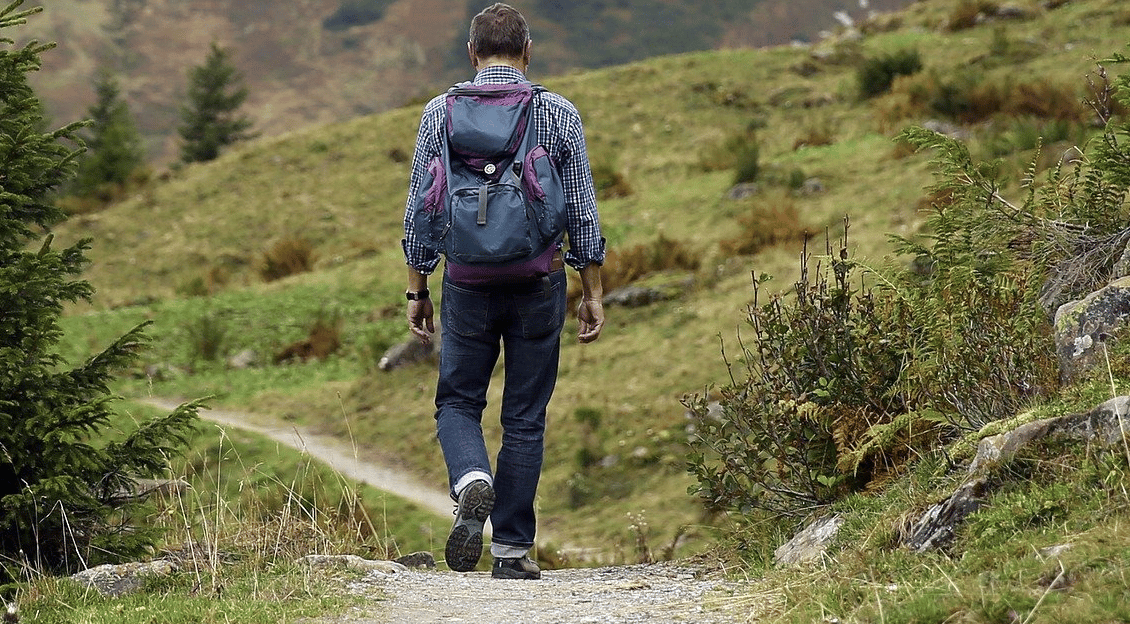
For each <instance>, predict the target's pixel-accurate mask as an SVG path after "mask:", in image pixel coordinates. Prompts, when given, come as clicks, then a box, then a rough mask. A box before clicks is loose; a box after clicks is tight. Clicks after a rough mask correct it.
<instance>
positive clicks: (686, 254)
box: [601, 234, 700, 290]
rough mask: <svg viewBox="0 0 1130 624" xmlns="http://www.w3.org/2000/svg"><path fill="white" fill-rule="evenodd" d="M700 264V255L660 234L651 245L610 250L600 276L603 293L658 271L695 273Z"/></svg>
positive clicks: (645, 244)
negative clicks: (679, 270) (675, 270)
mask: <svg viewBox="0 0 1130 624" xmlns="http://www.w3.org/2000/svg"><path fill="white" fill-rule="evenodd" d="M699 263H700V257H699V254H698V253H697V252H696V251H694V250H692V249H691V248H689V247H688V246H687V245H686V244H685V243H683V242H680V241H677V240H674V239H670V238H667V237H666V236H665V235H663V234H659V235H658V236H657V237H656V239H655V241H654V242H651V243H644V244H640V245H635V246H632V247H628V248H626V249H622V250H617V249H609V251H608V254H607V257H606V258H605V261H604V267H603V270H602V271H601V273H602V278H603V283H604V287H605V290H611V289H613V288H618V287H620V286H624V285H626V284H630V283H632V282H634V281H635V280H637V279H639V278H641V277H643V276H645V275H647V274H649V273H655V272H657V271H666V270H669V269H682V270H687V271H697V270H698V267H699Z"/></svg>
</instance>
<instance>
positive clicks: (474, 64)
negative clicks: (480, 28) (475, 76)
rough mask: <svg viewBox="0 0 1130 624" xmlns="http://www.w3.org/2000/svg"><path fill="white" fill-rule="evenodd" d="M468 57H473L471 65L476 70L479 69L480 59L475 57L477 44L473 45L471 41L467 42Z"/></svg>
mask: <svg viewBox="0 0 1130 624" xmlns="http://www.w3.org/2000/svg"><path fill="white" fill-rule="evenodd" d="M467 58H469V59H471V67H474V68H475V71H478V70H479V59H478V58H476V57H475V46H473V45H471V42H470V41H468V42H467Z"/></svg>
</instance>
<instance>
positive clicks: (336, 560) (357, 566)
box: [298, 555, 408, 574]
mask: <svg viewBox="0 0 1130 624" xmlns="http://www.w3.org/2000/svg"><path fill="white" fill-rule="evenodd" d="M298 563H299V564H300V565H306V566H310V567H311V568H316V569H331V568H333V569H342V570H353V571H356V572H380V573H382V574H397V573H399V572H405V571H407V570H408V567H407V566H405V565H404V564H402V563H397V562H395V561H377V560H373V559H364V558H362V557H358V556H357V555H306V556H305V557H302V558H300V559H299V560H298Z"/></svg>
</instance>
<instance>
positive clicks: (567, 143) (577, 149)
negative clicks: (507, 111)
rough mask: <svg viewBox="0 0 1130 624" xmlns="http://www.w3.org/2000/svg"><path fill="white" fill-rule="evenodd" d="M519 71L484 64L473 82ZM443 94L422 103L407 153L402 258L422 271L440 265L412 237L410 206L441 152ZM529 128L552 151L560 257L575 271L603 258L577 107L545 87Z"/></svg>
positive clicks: (516, 76) (496, 80)
mask: <svg viewBox="0 0 1130 624" xmlns="http://www.w3.org/2000/svg"><path fill="white" fill-rule="evenodd" d="M524 79H525V76H523V75H522V72H520V71H518V70H517V69H514V68H513V67H507V66H491V67H485V68H483V70H482V71H480V72H479V73H478V75H476V76H475V79H474V81H473V84H476V85H480V84H510V83H514V82H519V81H521V80H524ZM445 101H446V94H442V95H438V96H436V97H435V98H433V99H432V100H431V101H430V102H428V104H427V105H426V106H425V107H424V114H423V116H422V117H421V119H420V132H419V134H418V135H417V137H416V153H415V155H414V156H413V158H412V177H411V178H410V179H409V182H408V203H407V206H406V208H405V215H404V240H403V241H402V244H403V246H404V257H405V260H407V263H408V265H409V266H411V267H412V268H414V269H416V270H417V271H419V272H420V273H423V274H424V275H428V274H430V273H432V272H433V271H434V270H435V268H436V265H438V264H439V254H438V253H437V252H435V251H431V252H429V251H428V250H427V249H425V248H424V247H423V245H421V244H420V243H419V241H418V240H417V239H416V235H415V231H414V229H413V225H412V219H411V210H412V205H413V204H414V203H415V200H416V194H417V193H418V192H419V191H420V184H421V183H422V181H423V179H424V174H425V173H426V171H427V167H428V163H429V162H431V161H432V159H433V158H436V157H438V156H440V154H441V150H442V147H441V144H440V141H441V138H442V137H441V135H440V133H441V132H442V131H443V121H444V102H445ZM534 107H535V108H534V127H535V128H536V129H537V133H538V139H539V140H538V143H540V144H541V145H542V146H544V147H545V149H546V151H548V152H549V153H550V155H551V156H553V158H554V160H555V161H556V162H557V166H558V168H559V170H560V173H561V181H562V183H563V185H564V187H565V231H566V232H567V233H568V235H569V250H568V251H567V252H566V253H565V262H567V263H568V264H569V266H571V267H573V268H574V269H577V270H580V269H582V268H584V267H585V266H587V265H588V264H590V263H593V262H595V263H597V264H603V263H604V238H603V237H602V236H601V232H600V219H599V217H598V215H597V212H596V192H595V190H594V188H593V183H592V171H591V170H590V169H589V157H588V152H587V150H586V148H585V133H584V129H583V128H582V127H581V116H580V114H579V113H578V112H577V108H576V107H575V106H573V104H572V103H571V102H570V101H569V100H566V99H565V98H563V97H561V96H560V95H557V94H556V93H551V92H548V91H547V92H544V93H542V94H541V95H539V96H538V97H537V98H535V99H534Z"/></svg>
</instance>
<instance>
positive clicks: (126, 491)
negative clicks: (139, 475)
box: [111, 479, 192, 501]
mask: <svg viewBox="0 0 1130 624" xmlns="http://www.w3.org/2000/svg"><path fill="white" fill-rule="evenodd" d="M191 487H192V485H191V484H189V482H188V481H185V480H184V479H134V480H133V482H132V483H131V484H130V485H129V486H128V487H125V488H122V489H120V490H119V491H118V492H116V493H115V494H114V495H113V496H112V497H111V499H112V500H115V501H124V500H129V499H141V498H146V497H148V496H151V495H154V494H156V495H158V496H165V497H169V496H180V495H181V494H184V493H185V492H187V491H188V490H189V489H190V488H191Z"/></svg>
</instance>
